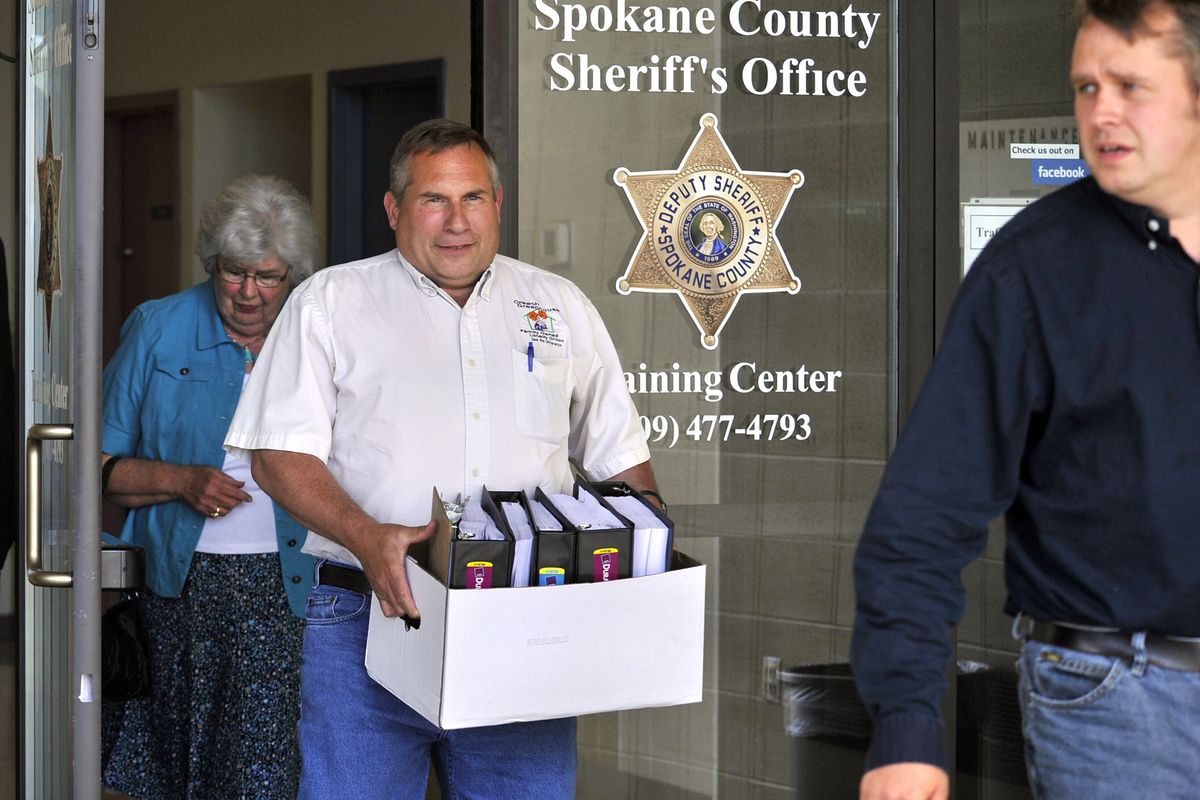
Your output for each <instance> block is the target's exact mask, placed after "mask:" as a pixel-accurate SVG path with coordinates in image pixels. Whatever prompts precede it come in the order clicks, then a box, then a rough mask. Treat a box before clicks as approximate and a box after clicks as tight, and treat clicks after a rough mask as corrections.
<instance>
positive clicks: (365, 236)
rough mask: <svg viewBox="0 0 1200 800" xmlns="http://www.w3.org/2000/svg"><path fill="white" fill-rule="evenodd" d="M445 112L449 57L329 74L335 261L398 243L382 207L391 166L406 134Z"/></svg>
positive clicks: (331, 259)
mask: <svg viewBox="0 0 1200 800" xmlns="http://www.w3.org/2000/svg"><path fill="white" fill-rule="evenodd" d="M445 115H446V63H445V61H443V60H442V59H433V60H430V61H415V62H412V63H409V64H392V65H388V66H382V67H366V68H363V69H346V70H334V71H332V72H330V73H329V263H331V264H342V263H345V262H347V261H354V260H357V259H360V258H366V257H367V256H371V255H375V254H376V253H384V252H387V251H388V250H391V249H392V248H393V247H395V239H394V237H393V234H392V231H391V229H389V228H388V225H387V218H386V217H385V216H384V212H383V193H384V192H385V191H387V175H388V165H389V163H390V162H391V158H392V150H393V149H394V148H395V147H396V142H398V141H399V140H400V137H401V136H403V135H404V132H405V131H407V130H408V129H409V128H411V127H412V126H413V125H416V124H417V123H418V122H422V121H424V120H427V119H431V118H434V117H442V116H445Z"/></svg>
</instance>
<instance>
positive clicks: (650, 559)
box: [585, 481, 675, 578]
mask: <svg viewBox="0 0 1200 800" xmlns="http://www.w3.org/2000/svg"><path fill="white" fill-rule="evenodd" d="M585 488H586V489H587V490H588V491H591V492H593V493H594V494H595V495H596V496H597V497H599V498H600V500H601V502H604V503H605V504H606V505H607V506H608V507H609V508H610V509H611V510H612V512H613V514H615V515H616V517H617V519H620V520H621V521H622V522H626V523H628V524H629V525H630V527H632V528H633V577H635V578H640V577H642V576H645V575H656V574H658V573H660V572H665V571H666V570H667V569H668V567H669V565H670V563H671V550H672V549H673V548H674V546H675V523H674V522H672V521H671V518H670V517H668V516H667V515H666V514H664V513H663V512H662V509H660V508H659V507H658V506H656V505H654V504H653V503H651V502H650V501H649V500H647V499H646V498H645V497H643V496H642V494H641V492H639V491H637V490H636V489H634V488H633V487H632V486H630V485H629V484H627V483H625V482H624V481H593V482H590V483H587V484H585ZM619 497H620V498H626V497H628V498H631V499H632V502H636V503H637V504H638V505H639V506H640V507H641V508H642V509H644V511H643V512H642V513H643V514H645V513H648V514H650V515H651V516H652V518H653V519H655V520H657V526H658V527H654V528H648V527H639V526H638V525H636V524H635V523H634V522H633V520H630V519H628V518H627V515H625V514H623V513H621V510H620V509H619V508H618V507H617V503H616V502H613V501H614V499H615V498H619Z"/></svg>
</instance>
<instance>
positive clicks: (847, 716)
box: [779, 663, 871, 800]
mask: <svg viewBox="0 0 1200 800" xmlns="http://www.w3.org/2000/svg"><path fill="white" fill-rule="evenodd" d="M779 680H780V685H781V688H782V699H783V709H784V711H783V713H784V728H785V730H786V731H787V733H788V735H789V736H791V737H792V740H793V747H792V750H793V753H794V757H793V761H792V763H793V773H794V775H793V781H794V785H795V787H796V800H843V799H844V800H858V785H859V782H860V781H861V780H862V774H863V764H864V762H865V760H866V755H867V747H868V746H869V745H870V742H871V720H870V718H869V717H868V716H867V710H866V708H864V707H863V704H862V701H861V700H859V698H858V690H857V689H856V688H855V687H854V678H853V676H852V675H851V674H850V665H849V664H844V663H843V664H806V665H801V666H798V667H794V668H792V669H787V670H782V671H780V673H779Z"/></svg>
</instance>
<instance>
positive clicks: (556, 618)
mask: <svg viewBox="0 0 1200 800" xmlns="http://www.w3.org/2000/svg"><path fill="white" fill-rule="evenodd" d="M677 556H678V558H677V561H676V564H677V566H678V568H676V569H673V570H672V571H670V572H664V573H661V574H659V575H649V576H646V577H643V578H626V579H624V580H619V581H611V582H609V583H587V584H568V585H566V586H554V587H526V588H516V589H484V590H475V589H447V588H446V587H445V586H444V585H443V584H441V583H440V582H439V581H438V580H437V579H435V578H434V577H433V576H432V575H430V574H429V573H428V572H426V571H425V570H424V569H422V568H421V567H420V566H418V565H417V563H416V562H415V561H413V560H412V559H411V558H410V559H409V562H408V580H409V584H410V585H411V588H412V591H413V595H414V598H415V599H416V601H417V607H418V608H419V609H420V610H421V627H420V628H414V629H411V630H405V627H404V622H403V621H402V620H400V619H398V618H397V619H389V618H387V617H385V616H384V615H383V612H382V611H381V610H380V608H379V601H378V600H377V599H374V598H373V599H372V601H371V623H370V632H369V634H368V636H367V656H366V667H367V672H368V673H369V674H370V675H371V677H372V678H374V679H375V680H376V681H377V682H378V683H380V684H381V685H382V686H384V688H386V689H387V690H388V691H390V692H391V693H392V694H394V695H396V696H397V697H399V698H400V699H401V700H403V701H404V702H405V703H407V704H408V705H409V706H411V707H412V708H414V709H415V710H416V711H417V712H419V713H420V714H421V715H422V716H423V717H425V718H426V719H427V720H429V721H430V722H432V723H433V724H435V725H438V726H439V727H441V728H445V729H453V728H471V727H478V726H482V725H498V724H501V723H506V722H523V721H529V720H538V719H553V718H556V717H569V716H576V715H579V714H593V713H598V712H602V711H619V710H622V709H629V708H645V707H649V706H673V705H680V704H683V703H695V702H699V701H700V698H701V689H702V678H703V667H704V579H705V567H704V565H703V564H700V563H699V562H697V561H694V560H692V559H690V558H688V557H687V556H685V555H683V554H677Z"/></svg>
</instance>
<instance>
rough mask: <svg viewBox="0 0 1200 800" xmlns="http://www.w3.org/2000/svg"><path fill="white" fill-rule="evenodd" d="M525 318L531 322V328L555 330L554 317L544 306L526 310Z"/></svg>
mask: <svg viewBox="0 0 1200 800" xmlns="http://www.w3.org/2000/svg"><path fill="white" fill-rule="evenodd" d="M525 320H526V321H527V322H528V323H529V327H530V329H531V330H535V331H551V332H553V331H554V317H552V316H550V312H549V311H547V310H546V309H544V308H535V309H533V310H532V311H527V312H525Z"/></svg>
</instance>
